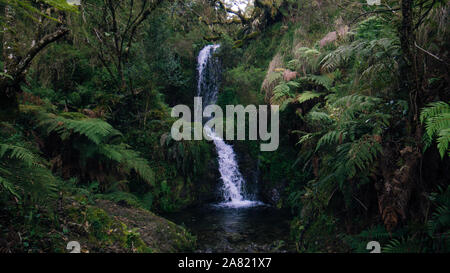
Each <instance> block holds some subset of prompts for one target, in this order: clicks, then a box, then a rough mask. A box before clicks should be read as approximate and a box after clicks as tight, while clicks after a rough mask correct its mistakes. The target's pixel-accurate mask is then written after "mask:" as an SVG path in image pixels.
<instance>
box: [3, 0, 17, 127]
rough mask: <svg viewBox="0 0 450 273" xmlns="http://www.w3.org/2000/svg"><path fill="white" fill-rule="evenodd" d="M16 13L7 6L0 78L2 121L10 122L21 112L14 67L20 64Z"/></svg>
mask: <svg viewBox="0 0 450 273" xmlns="http://www.w3.org/2000/svg"><path fill="white" fill-rule="evenodd" d="M15 23H16V21H15V13H14V9H13V8H12V7H11V6H10V5H6V6H5V27H4V32H3V45H2V46H3V62H4V63H3V73H5V74H4V75H1V76H0V120H10V119H11V118H12V117H14V116H15V115H16V114H17V113H18V111H19V104H18V101H17V91H18V90H17V86H16V85H14V81H15V79H14V75H13V72H14V67H15V65H16V64H17V63H18V59H19V58H18V56H17V54H16V44H17V43H16V39H15V36H14V29H15V25H16V24H15Z"/></svg>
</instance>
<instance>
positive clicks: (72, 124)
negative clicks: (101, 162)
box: [38, 114, 120, 144]
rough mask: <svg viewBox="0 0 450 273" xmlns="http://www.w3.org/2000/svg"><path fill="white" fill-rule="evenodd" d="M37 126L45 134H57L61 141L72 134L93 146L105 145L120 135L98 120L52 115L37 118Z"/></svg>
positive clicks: (107, 124)
mask: <svg viewBox="0 0 450 273" xmlns="http://www.w3.org/2000/svg"><path fill="white" fill-rule="evenodd" d="M39 119H40V122H39V124H38V125H39V126H41V127H44V128H45V129H46V132H47V134H50V133H52V132H56V133H58V134H59V135H60V136H61V137H62V138H63V139H66V138H68V137H69V136H70V135H71V134H72V133H73V132H74V133H78V134H80V135H84V136H86V137H87V138H88V139H89V140H91V141H92V142H94V143H95V144H100V143H105V142H107V141H108V140H109V139H110V138H112V137H114V136H119V135H120V133H119V131H117V130H116V129H114V128H113V127H112V126H111V125H110V124H109V123H107V122H105V121H103V120H100V119H91V118H83V119H70V118H65V117H63V116H56V115H53V114H42V115H40V116H39Z"/></svg>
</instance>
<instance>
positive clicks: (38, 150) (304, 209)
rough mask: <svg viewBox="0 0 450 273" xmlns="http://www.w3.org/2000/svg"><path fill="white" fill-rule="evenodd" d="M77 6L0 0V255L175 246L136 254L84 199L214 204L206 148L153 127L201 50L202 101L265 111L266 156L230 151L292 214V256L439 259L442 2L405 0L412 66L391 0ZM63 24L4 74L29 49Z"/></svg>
mask: <svg viewBox="0 0 450 273" xmlns="http://www.w3.org/2000/svg"><path fill="white" fill-rule="evenodd" d="M25 2H26V3H25ZM44 2H45V3H44ZM82 2H83V5H82V6H81V7H78V8H74V7H70V6H67V5H66V4H65V1H31V2H28V1H19V0H0V7H1V9H2V10H5V12H4V13H2V14H3V15H4V16H3V15H2V17H1V21H0V22H1V24H2V29H3V27H4V26H5V30H4V31H2V32H1V36H2V41H3V48H2V53H3V54H2V56H3V57H2V59H1V60H0V62H1V64H2V66H4V67H5V69H4V70H3V72H1V73H0V77H1V83H2V84H1V88H2V96H4V98H5V99H3V97H2V104H1V106H0V108H2V109H0V110H1V120H2V121H1V123H0V136H1V138H0V159H1V161H0V203H1V208H0V219H1V222H0V235H2V236H1V237H0V238H1V239H2V240H1V242H0V249H1V250H2V251H6V252H39V251H49V252H50V251H60V252H63V251H65V245H64V244H65V243H67V240H69V237H71V236H72V237H73V236H74V234H78V235H76V236H81V237H82V240H86V242H88V243H90V244H91V245H92V248H91V249H92V251H120V252H122V251H133V252H154V251H169V250H170V251H186V250H192V249H193V243H192V242H193V241H195V240H194V239H195V238H192V237H191V235H189V234H188V233H186V232H185V231H177V232H179V233H180V234H181V235H180V236H181V237H176V238H177V239H175V241H177V243H175V245H178V246H177V247H176V249H173V248H166V247H161V248H158V247H155V249H152V247H150V246H149V245H148V244H146V243H145V242H144V241H145V240H144V241H143V239H142V236H141V235H142V234H139V232H137V231H136V230H135V229H132V228H128V227H127V224H125V223H124V222H123V221H117V220H116V219H115V218H114V217H112V216H111V215H109V214H108V213H106V212H105V209H102V208H100V207H99V205H98V202H100V200H109V201H111V202H112V203H114V204H120V205H121V206H123V207H126V208H129V207H132V208H136V209H143V210H152V211H156V212H169V211H174V210H179V209H181V208H185V207H187V206H192V205H196V204H201V203H204V202H210V201H215V198H216V197H215V196H214V194H213V193H214V192H216V189H217V185H216V183H217V181H218V179H217V174H216V173H217V166H215V164H216V163H215V159H214V158H215V155H214V147H213V146H212V145H211V143H208V142H206V141H182V142H176V141H174V140H172V138H171V136H170V134H169V132H170V127H171V124H172V123H173V122H174V119H173V118H171V117H170V109H171V108H170V107H172V106H174V105H176V104H180V103H182V104H187V105H191V104H192V102H193V100H192V98H193V97H194V95H195V94H196V81H197V79H196V77H197V75H196V56H197V53H198V51H199V50H200V49H201V48H202V47H203V46H204V45H206V44H210V43H212V42H217V43H220V44H221V48H220V50H219V51H218V53H217V55H218V56H219V57H220V59H221V63H222V66H223V69H224V71H223V79H222V85H221V90H220V95H219V98H218V104H219V105H221V106H223V105H227V104H243V105H248V104H276V105H280V111H281V115H280V147H279V149H278V150H277V151H275V152H259V145H258V143H255V142H252V141H247V142H243V143H239V144H236V146H239V145H240V146H242V147H244V148H242V150H244V151H246V153H248V155H249V156H250V157H251V158H252V159H253V160H254V161H255V162H257V163H256V164H257V165H258V169H259V172H260V173H259V179H260V182H259V184H258V185H259V187H260V189H259V191H260V198H262V199H263V200H264V201H266V202H269V203H272V204H273V205H276V206H277V207H280V208H290V209H291V210H292V213H293V215H294V219H293V221H292V225H291V233H292V234H291V235H292V238H293V240H295V242H296V244H297V250H298V251H300V252H336V251H345V252H347V251H356V252H365V251H367V250H366V249H365V246H366V244H367V242H368V241H371V240H377V241H379V242H380V243H381V245H382V246H383V249H382V251H384V252H448V251H449V247H450V244H449V236H450V234H449V226H450V212H449V208H450V203H449V202H450V186H449V183H448V182H449V180H450V177H449V174H448V171H447V170H448V169H449V147H448V143H449V140H450V129H449V128H450V123H449V120H450V119H449V109H450V106H449V96H450V93H449V87H448V81H449V79H448V48H449V41H448V10H449V7H448V4H447V3H446V1H406V0H405V2H411V3H413V11H414V16H415V17H414V19H413V23H415V25H414V30H413V34H411V35H413V36H414V43H415V44H413V46H412V48H413V49H412V50H411V51H412V55H413V56H414V57H413V59H414V62H411V61H412V60H411V59H408V58H410V57H408V56H409V55H407V52H405V46H404V45H405V37H404V36H403V32H402V26H403V25H404V23H405V22H404V20H403V19H404V17H403V16H402V10H401V8H400V7H399V6H398V5H399V4H398V1H383V2H389V3H386V5H387V6H386V7H388V10H387V11H386V10H383V11H382V12H377V10H378V11H379V10H381V9H382V8H381V7H370V6H367V5H366V4H365V3H366V1H304V0H296V1H294V0H289V1H254V2H255V5H254V7H253V8H250V9H249V10H248V11H247V13H246V14H240V17H241V18H237V17H236V16H235V17H233V18H229V16H230V14H227V12H226V10H225V9H224V7H223V6H222V5H220V4H219V3H216V2H218V1H170V2H169V1H136V3H134V6H131V8H130V5H131V2H133V1H125V0H124V1H107V0H105V1H98V0H86V1H82ZM350 2H351V3H350ZM391 2H392V3H391ZM52 5H53V8H52ZM7 7H12V8H13V10H14V12H15V14H14V16H13V17H11V16H8V14H9V13H8V12H9V10H8V8H7ZM130 11H131V15H132V16H131V17H129V15H130ZM141 11H142V13H140V12H141ZM144 11H145V12H144ZM146 11H148V13H147V12H146ZM62 14H64V16H62ZM361 14H363V15H364V14H365V15H364V16H360V15H361ZM112 15H118V16H112ZM136 16H137V17H136ZM139 16H142V17H139ZM144 16H145V17H144ZM128 18H131V19H128ZM134 18H136V20H134ZM140 19H142V21H141V20H140ZM36 22H38V23H36ZM34 23H36V25H34ZM62 25H63V27H62ZM66 28H67V29H69V30H70V33H68V34H67V33H66V34H65V36H60V37H59V39H58V40H57V41H56V40H55V41H52V43H50V44H48V45H47V47H46V48H45V50H43V52H41V53H40V54H38V55H36V56H34V59H33V62H32V63H30V64H29V66H28V67H26V69H24V70H23V71H20V73H19V74H17V75H18V76H17V77H13V75H12V73H13V72H15V69H16V68H17V69H19V68H20V65H21V60H24V59H26V57H27V54H26V53H27V46H28V45H33V41H34V44H35V42H36V40H39V39H44V38H45V37H47V36H46V35H47V34H51V33H53V32H54V33H58V31H60V30H61V31H65V29H66ZM8 43H11V44H13V45H14V46H13V47H9V48H8V46H9V44H8ZM12 50H13V51H12ZM10 56H12V57H11V58H10ZM408 62H409V63H408ZM411 67H413V68H414V69H415V70H414V71H411V70H410V69H411ZM8 73H10V74H11V75H10V74H8ZM411 75H412V76H411ZM412 83H413V84H412ZM11 90H12V91H11ZM10 94H15V95H14V96H10ZM15 104H17V105H16V106H17V107H15ZM243 172H244V173H245V172H246V170H243ZM80 217H81V218H80ZM86 223H88V224H86ZM111 230H114V232H112V233H111ZM177 232H175V233H177ZM105 234H108V236H106V235H105ZM144 239H145V238H144ZM178 239H179V241H178Z"/></svg>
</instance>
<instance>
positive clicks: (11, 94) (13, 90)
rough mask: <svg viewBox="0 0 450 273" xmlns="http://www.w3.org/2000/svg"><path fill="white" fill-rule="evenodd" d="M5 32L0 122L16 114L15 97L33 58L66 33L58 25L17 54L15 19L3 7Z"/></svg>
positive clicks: (0, 75) (17, 104)
mask: <svg viewBox="0 0 450 273" xmlns="http://www.w3.org/2000/svg"><path fill="white" fill-rule="evenodd" d="M4 12H5V26H6V27H5V28H4V34H3V41H2V47H3V61H4V64H3V73H2V74H0V120H13V119H14V118H15V117H16V115H17V113H18V111H19V103H18V100H17V95H18V94H19V93H20V84H21V82H23V80H24V78H25V75H26V73H27V70H28V68H29V67H30V65H31V62H32V61H33V59H34V57H36V55H37V54H38V53H39V52H41V51H42V50H43V49H44V48H45V47H46V46H47V45H49V44H50V43H53V42H55V41H57V40H58V39H59V38H61V37H63V36H64V35H66V34H67V33H68V32H69V29H68V28H66V27H65V26H63V25H62V24H60V25H59V26H58V27H57V28H56V30H55V31H54V32H52V33H50V34H47V35H45V36H43V37H42V38H40V39H39V40H38V41H35V40H34V41H32V43H31V45H30V47H29V48H28V49H27V50H26V51H25V52H24V53H22V54H21V52H19V50H18V44H19V40H18V37H19V36H18V35H17V34H18V33H19V32H20V30H18V29H17V28H16V19H17V15H16V13H15V10H14V8H13V7H12V6H10V5H6V6H5V11H4Z"/></svg>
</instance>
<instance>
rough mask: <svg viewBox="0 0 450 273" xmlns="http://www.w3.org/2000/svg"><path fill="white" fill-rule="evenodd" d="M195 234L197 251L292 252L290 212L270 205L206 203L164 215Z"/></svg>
mask: <svg viewBox="0 0 450 273" xmlns="http://www.w3.org/2000/svg"><path fill="white" fill-rule="evenodd" d="M164 216H165V217H166V218H168V219H170V220H171V221H173V222H175V223H176V224H179V225H183V226H185V227H186V228H187V229H188V230H189V231H190V232H191V233H192V234H194V235H195V236H197V249H198V252H294V251H295V247H294V245H293V243H292V242H290V240H289V239H290V236H289V225H290V220H291V219H292V217H291V215H290V214H289V212H287V211H285V210H278V209H275V208H273V207H270V206H266V205H262V206H254V207H247V208H226V207H220V206H217V205H205V206H203V207H199V208H189V209H186V210H183V211H180V212H177V213H171V214H168V215H164Z"/></svg>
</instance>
